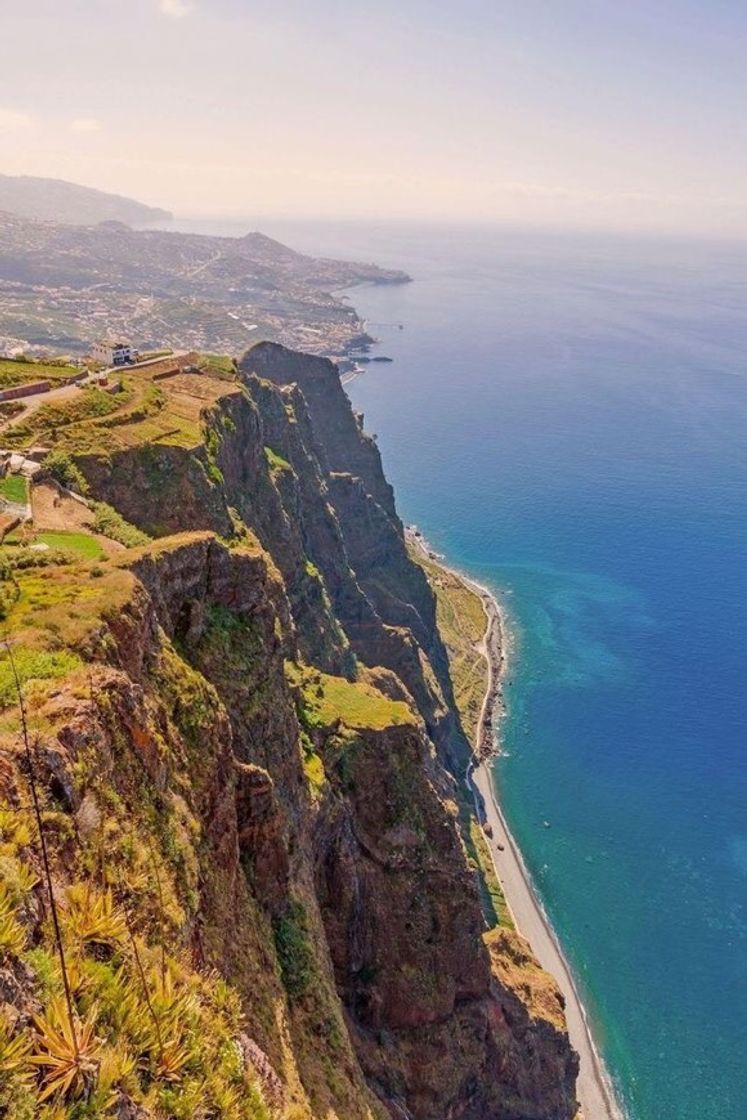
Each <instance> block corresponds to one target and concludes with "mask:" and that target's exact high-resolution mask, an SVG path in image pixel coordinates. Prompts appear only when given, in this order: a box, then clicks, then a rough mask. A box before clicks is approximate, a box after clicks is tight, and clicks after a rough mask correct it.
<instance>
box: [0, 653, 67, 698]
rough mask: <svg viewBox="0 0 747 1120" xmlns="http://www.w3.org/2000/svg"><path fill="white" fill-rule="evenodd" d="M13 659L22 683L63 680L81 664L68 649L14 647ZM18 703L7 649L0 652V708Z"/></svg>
mask: <svg viewBox="0 0 747 1120" xmlns="http://www.w3.org/2000/svg"><path fill="white" fill-rule="evenodd" d="M13 660H14V661H15V666H16V671H17V672H18V676H19V678H20V681H21V684H26V683H27V682H28V681H48V680H55V679H56V678H57V677H64V676H66V675H67V674H68V673H71V672H72V671H73V669H77V668H78V666H79V665H81V664H82V662H81V660H80V658H79V657H78V655H77V654H75V653H71V652H70V651H69V650H54V651H53V650H37V649H28V648H24V647H23V646H14V647H13ZM16 701H17V694H16V687H15V680H14V677H13V668H12V666H11V662H10V658H9V656H8V653H7V650H2V649H0V708H8V707H10V706H11V705H12V704H15V703H16Z"/></svg>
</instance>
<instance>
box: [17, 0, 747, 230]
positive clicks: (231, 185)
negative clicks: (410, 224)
mask: <svg viewBox="0 0 747 1120" xmlns="http://www.w3.org/2000/svg"><path fill="white" fill-rule="evenodd" d="M0 29H1V30H2V44H3V51H2V59H3V67H2V72H3V81H2V86H1V87H0V143H1V144H2V149H1V150H2V157H0V170H3V171H6V172H9V173H28V174H35V175H52V176H57V177H60V178H66V179H72V180H75V181H78V182H82V183H87V184H89V185H91V186H98V187H101V188H104V189H106V190H113V191H119V192H121V193H124V194H131V195H134V196H136V197H138V198H141V199H143V200H144V201H147V202H151V203H155V204H159V205H163V206H166V207H168V208H169V209H172V210H175V211H177V212H179V213H180V214H184V215H189V214H200V215H206V214H216V215H217V214H236V215H242V216H243V215H262V214H279V215H298V216H316V215H324V216H335V217H337V216H339V217H356V216H377V217H383V218H399V217H418V218H423V219H431V218H435V219H448V220H454V219H472V220H485V219H490V220H508V221H512V222H515V221H521V222H531V223H541V224H553V225H558V224H560V225H574V226H575V225H579V224H583V225H592V226H599V225H604V226H621V225H622V226H633V227H641V226H646V227H650V226H654V227H661V228H667V229H669V228H688V229H697V230H702V231H703V232H714V231H715V232H738V233H740V234H747V135H746V133H747V5H746V4H745V2H744V0H734V2H727V0H544V2H543V0H511V2H503V0H451V2H446V0H366V2H364V0H274V2H270V0H0Z"/></svg>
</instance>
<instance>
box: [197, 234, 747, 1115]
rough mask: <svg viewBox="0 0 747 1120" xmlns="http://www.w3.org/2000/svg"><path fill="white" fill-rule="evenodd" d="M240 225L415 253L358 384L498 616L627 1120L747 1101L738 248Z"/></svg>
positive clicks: (550, 885)
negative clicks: (503, 617)
mask: <svg viewBox="0 0 747 1120" xmlns="http://www.w3.org/2000/svg"><path fill="white" fill-rule="evenodd" d="M257 225H260V227H261V228H262V229H264V231H265V232H267V233H269V234H271V235H274V236H278V237H280V238H281V239H282V240H285V241H286V242H287V243H288V244H291V245H293V246H294V247H296V248H298V249H301V250H304V251H309V252H318V253H323V254H325V255H330V256H333V255H340V256H348V257H359V258H361V257H362V258H364V259H370V260H375V261H376V262H377V263H380V264H383V265H391V266H396V267H403V268H406V269H407V270H408V271H410V272H411V273H412V274H413V276H414V277H415V279H416V282H415V283H414V284H412V285H408V286H405V287H401V288H365V289H356V290H355V292H353V293H351V299H352V302H353V303H354V305H355V306H356V307H357V308H358V309H359V311H360V312H361V313H362V314H364V315H365V316H366V317H367V318H368V320H369V322H370V329H371V330H372V332H373V333H374V334H376V335H378V336H379V337H380V338H381V339H382V344H381V347H380V352H382V353H385V354H387V355H390V356H391V357H393V358H394V362H393V363H392V364H391V365H379V364H377V365H375V366H368V367H367V369H366V372H365V373H364V374H363V375H362V376H361V377H360V378H359V379H357V380H356V381H354V382H353V383H352V384H350V385H349V386H348V390H349V392H350V395H351V397H352V399H353V403H354V404H355V406H356V407H357V408H360V409H361V410H362V411H363V412H364V413H365V415H366V425H367V427H368V429H369V430H370V431H374V432H377V433H378V441H379V445H380V447H381V450H382V454H383V457H384V463H385V468H386V470H387V474H388V476H389V478H390V480H391V481H392V483H393V485H394V487H395V490H396V493H397V499H398V505H399V509H400V513H401V515H402V517H403V519H404V520H406V521H410V522H413V521H414V522H416V523H417V524H418V525H419V526H420V527H421V528H422V529H423V531H424V532H425V533H426V535H427V537H428V538H429V539H430V540H431V541H432V542H433V545H434V547H435V548H437V549H438V550H439V551H440V552H443V553H445V555H446V557H447V561H448V562H449V563H451V564H453V565H454V566H456V567H459V568H462V569H463V570H465V571H466V572H467V573H468V574H470V575H472V576H474V577H475V578H477V579H479V580H480V581H481V582H483V583H485V584H487V585H489V586H490V587H492V588H493V589H495V590H496V591H497V592H498V594H499V597H500V599H501V601H502V603H503V605H504V607H505V609H506V611H507V614H508V617H509V619H510V623H511V627H512V632H513V642H514V647H513V651H512V652H513V656H512V662H511V666H510V671H509V673H508V683H507V687H506V699H507V705H508V716H507V718H506V720H505V721H504V723H503V728H502V730H503V736H504V746H505V754H504V756H503V757H502V758H501V759H500V761H499V763H498V764H497V767H496V781H497V783H498V788H499V791H500V796H501V801H502V804H503V807H504V810H505V812H506V815H507V817H508V820H509V823H510V825H511V828H512V830H513V832H514V835H515V837H516V839H517V841H518V843H519V845H520V847H521V850H522V853H523V856H524V859H525V862H526V864H527V866H528V868H529V870H530V872H531V874H532V876H533V879H534V881H535V883H536V885H537V888H538V890H539V892H540V895H541V898H542V901H543V904H544V906H545V908H546V910H547V912H548V914H549V915H550V917H551V919H552V921H553V924H554V925H555V928H556V930H557V931H558V934H559V936H560V939H561V941H562V944H563V946H564V949H565V951H566V954H567V956H568V958H569V960H570V962H571V965H572V967H573V969H574V971H575V973H576V976H577V978H578V981H579V986H580V988H581V991H582V993H583V995H584V997H585V1002H586V1005H587V1009H588V1012H589V1016H590V1019H591V1021H592V1023H593V1027H594V1033H595V1037H596V1039H597V1041H598V1044H599V1046H600V1049H601V1051H602V1053H603V1055H604V1057H605V1060H606V1062H607V1065H608V1067H609V1069H610V1072H611V1074H612V1076H613V1078H614V1080H615V1083H616V1085H617V1087H618V1089H619V1093H620V1096H621V1098H622V1099H623V1101H624V1103H625V1106H626V1109H627V1112H628V1114H629V1116H630V1117H631V1118H632V1120H670V1118H671V1120H675V1118H676V1120H744V1118H745V1116H747V1072H746V1070H745V1062H744V1042H745V1039H747V1000H746V999H745V998H744V993H745V990H746V982H747V915H746V913H745V900H746V897H747V765H746V762H745V744H747V688H746V687H745V685H746V684H747V681H746V680H745V677H746V675H747V674H746V671H745V663H746V661H747V659H746V658H745V649H747V563H745V561H746V560H747V515H746V514H745V494H746V493H747V247H741V248H740V247H733V246H725V245H718V244H716V245H707V244H703V243H684V242H682V243H677V242H674V241H670V242H661V243H656V242H654V241H650V240H639V241H633V240H628V241H623V240H619V239H612V238H606V239H605V238H601V237H580V236H579V237H569V236H557V235H543V234H540V233H531V234H525V233H518V232H511V231H503V232H501V231H478V230H451V231H449V230H443V229H442V230H432V229H427V228H419V229H417V228H407V227H404V226H403V227H399V228H397V227H390V228H386V227H375V226H370V227H355V226H331V225H299V224H294V223H285V224H282V223H269V222H262V223H258V222H256V221H255V222H251V223H245V224H244V225H243V227H236V229H235V232H239V231H242V232H245V231H246V230H247V229H249V228H253V227H255V226H257ZM213 228H215V231H216V232H219V230H218V229H217V228H216V227H213ZM226 232H229V230H226ZM399 324H402V326H403V328H404V329H402V330H400V329H399ZM589 1120H594V1118H589Z"/></svg>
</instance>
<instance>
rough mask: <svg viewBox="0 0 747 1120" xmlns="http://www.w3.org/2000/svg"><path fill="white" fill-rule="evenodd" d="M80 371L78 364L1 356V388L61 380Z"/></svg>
mask: <svg viewBox="0 0 747 1120" xmlns="http://www.w3.org/2000/svg"><path fill="white" fill-rule="evenodd" d="M78 373H80V370H79V369H78V368H77V367H76V366H66V365H61V366H58V365H50V364H49V363H47V362H23V361H20V362H19V361H15V360H14V359H13V358H0V389H11V388H13V387H14V386H16V385H30V384H32V383H33V382H35V381H59V380H63V379H66V378H68V377H75V375H76V374H78Z"/></svg>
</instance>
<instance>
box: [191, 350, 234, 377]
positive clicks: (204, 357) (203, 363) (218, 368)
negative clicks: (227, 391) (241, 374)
mask: <svg viewBox="0 0 747 1120" xmlns="http://www.w3.org/2000/svg"><path fill="white" fill-rule="evenodd" d="M198 358H199V362H198V364H199V367H200V369H201V370H202V371H203V373H209V374H210V375H211V376H212V377H218V378H222V379H224V380H226V381H233V380H234V378H235V377H236V362H235V360H234V359H233V358H232V357H231V355H230V354H209V353H203V354H199V355H198Z"/></svg>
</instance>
